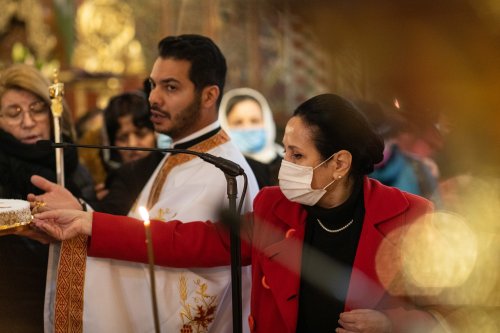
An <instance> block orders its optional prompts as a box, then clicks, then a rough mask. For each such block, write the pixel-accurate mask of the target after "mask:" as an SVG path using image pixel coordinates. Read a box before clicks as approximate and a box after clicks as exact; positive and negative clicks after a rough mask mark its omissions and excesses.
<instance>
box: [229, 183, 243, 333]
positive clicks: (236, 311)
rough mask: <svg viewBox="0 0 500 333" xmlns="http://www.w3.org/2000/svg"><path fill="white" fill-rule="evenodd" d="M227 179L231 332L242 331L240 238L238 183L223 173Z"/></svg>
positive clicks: (237, 332) (239, 332) (238, 332)
mask: <svg viewBox="0 0 500 333" xmlns="http://www.w3.org/2000/svg"><path fill="white" fill-rule="evenodd" d="M224 175H225V176H226V181H227V197H228V199H229V212H230V214H231V217H232V218H231V219H230V221H231V223H230V224H229V230H230V234H229V235H230V237H229V244H230V249H231V295H232V302H233V333H241V332H242V327H243V325H242V317H243V310H242V300H241V239H240V223H239V221H240V220H239V216H238V211H237V209H236V198H237V196H238V184H237V183H236V177H235V176H231V175H228V174H227V173H224Z"/></svg>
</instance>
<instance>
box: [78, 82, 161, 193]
mask: <svg viewBox="0 0 500 333" xmlns="http://www.w3.org/2000/svg"><path fill="white" fill-rule="evenodd" d="M149 117H150V114H149V103H148V101H147V99H146V96H145V95H144V93H142V92H126V93H123V94H120V95H117V96H114V97H113V98H111V100H110V101H109V103H108V105H107V106H106V108H105V109H104V111H103V120H104V125H103V127H102V129H101V130H100V131H99V133H93V134H92V135H89V136H84V137H83V138H82V140H81V141H80V143H90V142H92V141H93V143H96V142H95V141H100V142H98V143H97V144H103V145H112V146H119V147H126V146H130V147H142V148H154V147H156V134H155V132H154V128H153V124H152V123H151V120H150V119H149ZM96 134H98V136H100V138H96ZM87 140H90V141H87ZM149 153H150V152H145V151H131V150H101V151H99V150H91V149H82V150H81V154H82V157H85V161H86V162H85V163H88V164H89V165H92V164H94V167H93V168H92V170H93V172H94V171H95V174H94V176H95V177H96V183H97V185H96V192H97V197H98V199H103V198H104V197H105V196H106V195H107V194H108V192H109V191H108V189H109V186H110V183H111V182H112V178H113V175H114V173H115V171H116V170H118V168H120V167H121V166H122V165H123V164H126V163H130V162H132V161H136V160H138V159H141V158H144V157H146V156H148V155H149ZM96 162H97V163H99V164H100V165H97V166H96V165H95V163H96ZM102 172H104V177H103V176H102V174H101V173H102ZM97 181H99V182H97Z"/></svg>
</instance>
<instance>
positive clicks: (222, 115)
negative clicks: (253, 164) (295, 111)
mask: <svg viewBox="0 0 500 333" xmlns="http://www.w3.org/2000/svg"><path fill="white" fill-rule="evenodd" d="M237 96H250V97H252V98H255V99H256V100H257V101H258V102H259V104H260V108H261V110H262V119H263V121H264V130H265V132H266V144H265V146H264V148H262V149H261V150H260V151H258V152H256V153H245V155H246V156H248V157H250V158H253V159H254V160H257V161H259V162H262V163H269V162H271V161H272V160H274V159H275V158H276V157H277V156H278V155H281V150H282V148H281V146H280V145H278V144H276V143H275V142H274V140H275V139H276V123H275V122H274V119H273V114H272V112H271V108H270V107H269V103H268V102H267V100H266V99H265V98H264V96H263V95H262V94H261V93H260V92H258V91H256V90H254V89H251V88H237V89H232V90H229V91H228V92H226V93H225V94H224V96H223V97H222V101H221V104H220V107H219V122H220V124H221V126H222V128H223V129H224V130H225V131H226V132H228V134H229V136H231V129H230V127H229V124H228V122H227V110H226V108H227V105H228V103H229V101H230V100H231V99H233V98H234V97H237Z"/></svg>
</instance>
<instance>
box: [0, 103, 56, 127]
mask: <svg viewBox="0 0 500 333" xmlns="http://www.w3.org/2000/svg"><path fill="white" fill-rule="evenodd" d="M24 111H25V110H23V108H21V107H20V106H19V105H12V106H8V107H6V108H5V109H3V110H2V112H1V113H0V116H1V117H4V118H5V120H6V121H8V122H9V123H10V124H12V125H19V124H21V122H22V121H23V119H24V116H23V114H24ZM49 111H50V110H49V107H48V106H47V103H45V102H44V101H36V102H33V103H31V104H30V106H29V107H28V110H27V112H28V113H29V115H30V117H31V119H33V120H34V121H43V120H45V119H47V116H48V115H49Z"/></svg>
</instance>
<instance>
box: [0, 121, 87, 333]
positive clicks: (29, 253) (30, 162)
mask: <svg viewBox="0 0 500 333" xmlns="http://www.w3.org/2000/svg"><path fill="white" fill-rule="evenodd" d="M64 162H65V181H66V187H67V188H68V189H69V190H70V191H71V192H72V193H73V194H74V195H75V196H79V197H80V196H82V197H85V198H86V199H88V200H92V195H93V184H92V180H91V178H90V174H88V172H86V171H85V169H84V168H83V167H82V166H81V165H79V163H78V155H77V152H76V150H74V149H73V150H65V154H64ZM35 174H36V175H40V176H43V177H45V178H47V179H49V180H51V181H56V172H55V152H54V151H42V150H40V149H39V148H38V147H37V146H36V145H26V144H23V143H21V142H19V141H18V140H16V139H15V138H14V137H13V136H12V135H10V134H8V133H6V132H4V131H2V130H0V198H6V199H22V200H26V197H27V195H28V194H29V193H35V194H39V193H41V191H40V190H39V189H37V188H36V187H35V186H33V185H32V184H31V181H30V178H31V176H32V175H35ZM47 260H48V245H44V244H41V243H39V242H37V241H33V240H30V239H27V238H24V237H20V236H16V235H7V236H1V237H0V272H1V273H0V332H23V333H25V332H26V333H29V332H43V305H44V298H45V281H46V274H47Z"/></svg>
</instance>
